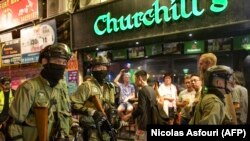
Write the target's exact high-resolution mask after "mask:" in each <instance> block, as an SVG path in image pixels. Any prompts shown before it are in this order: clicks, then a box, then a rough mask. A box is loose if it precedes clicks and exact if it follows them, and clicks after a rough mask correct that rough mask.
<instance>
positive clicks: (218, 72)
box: [204, 65, 233, 87]
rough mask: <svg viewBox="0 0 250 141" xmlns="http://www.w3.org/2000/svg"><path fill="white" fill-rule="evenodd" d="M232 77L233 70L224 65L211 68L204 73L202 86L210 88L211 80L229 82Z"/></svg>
mask: <svg viewBox="0 0 250 141" xmlns="http://www.w3.org/2000/svg"><path fill="white" fill-rule="evenodd" d="M232 75H233V70H232V69H231V68H230V67H228V66H224V65H217V66H213V67H211V68H209V69H208V70H207V71H206V72H205V76H204V85H205V86H208V87H209V86H212V81H213V78H215V77H219V78H222V79H224V80H225V81H230V80H232V78H233V76H232Z"/></svg>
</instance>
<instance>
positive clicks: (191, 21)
mask: <svg viewBox="0 0 250 141" xmlns="http://www.w3.org/2000/svg"><path fill="white" fill-rule="evenodd" d="M186 2H187V3H182V1H180V2H178V3H177V2H174V3H172V4H171V1H170V0H147V1H145V0H133V1H128V0H118V1H115V2H113V3H110V4H107V5H103V6H100V7H95V8H92V9H87V10H84V11H80V12H78V13H75V14H73V21H72V25H73V48H74V49H81V48H87V47H93V46H98V45H108V44H113V43H117V42H125V41H131V40H139V39H147V38H155V37H163V38H168V37H169V36H173V35H176V34H179V33H189V32H191V31H201V32H203V33H205V32H210V31H211V29H217V30H219V29H221V27H224V28H225V27H231V26H233V25H237V26H238V27H239V26H243V28H249V27H250V25H249V24H248V23H249V22H250V21H249V20H250V14H249V13H250V9H249V8H248V6H250V1H249V0H241V1H239V0H230V1H228V0H226V1H225V2H228V3H227V5H219V6H218V7H223V6H224V7H225V8H224V10H220V12H217V13H215V12H213V11H215V10H213V9H212V7H213V6H214V5H213V3H212V1H210V0H209V1H199V0H190V1H186ZM196 3H197V4H196ZM218 7H217V8H218ZM159 9H165V10H168V12H165V13H164V14H163V10H159ZM175 10H176V11H177V14H176V15H177V16H176V15H175V14H173V13H175V12H174V11H175ZM159 11H160V12H159ZM181 12H182V13H185V14H181ZM108 13H110V15H109V14H108ZM158 14H159V15H160V16H158ZM187 14H188V16H187ZM138 15H146V19H148V21H152V25H150V26H146V25H145V23H144V22H142V21H141V20H139V23H140V24H141V25H140V26H139V25H138V24H136V23H135V22H136V21H134V20H133V19H138V18H136V17H138ZM149 15H150V16H151V17H150V16H149ZM100 16H103V20H106V18H107V17H109V19H112V20H115V19H116V20H118V19H120V20H121V19H123V20H124V19H126V18H128V22H130V23H131V24H128V25H131V26H132V27H131V26H130V28H131V29H127V30H122V29H121V28H120V26H119V25H120V24H119V23H118V24H117V26H118V29H117V28H115V27H114V26H113V24H107V23H108V22H107V21H105V22H103V21H101V20H99V21H98V18H99V19H100ZM133 16H134V17H133ZM163 16H167V17H168V18H167V19H168V20H169V21H168V20H166V21H165V20H164V19H163ZM122 17H123V18H122ZM130 17H133V18H130ZM158 17H160V18H159V19H162V21H161V22H159V21H158V20H157V19H158ZM176 17H177V18H176ZM186 17H188V18H186ZM142 18H143V16H142ZM101 19H102V18H101ZM139 19H140V18H139ZM95 23H96V24H97V25H98V27H99V29H100V30H101V31H103V30H105V29H107V30H108V29H112V31H111V32H110V33H107V32H105V33H104V34H103V35H97V33H95V31H94V25H95ZM124 23H125V22H124ZM132 23H134V24H132ZM136 25H137V27H135V26H136ZM108 26H110V28H109V27H108ZM114 29H115V30H116V29H117V32H114ZM227 29H230V30H240V29H242V28H240V29H238V28H227ZM222 32H223V31H222ZM217 33H219V32H217Z"/></svg>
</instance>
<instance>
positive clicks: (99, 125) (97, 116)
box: [93, 111, 116, 141]
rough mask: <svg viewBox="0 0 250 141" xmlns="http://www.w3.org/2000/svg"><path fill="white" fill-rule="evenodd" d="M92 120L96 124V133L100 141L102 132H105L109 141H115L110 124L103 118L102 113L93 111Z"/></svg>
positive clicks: (113, 131)
mask: <svg viewBox="0 0 250 141" xmlns="http://www.w3.org/2000/svg"><path fill="white" fill-rule="evenodd" d="M93 119H94V121H95V123H96V129H97V131H98V135H99V137H100V139H101V140H102V132H103V131H106V132H107V133H108V134H109V136H110V138H111V139H110V140H111V141H116V135H115V134H116V133H115V130H114V128H113V127H112V125H111V124H110V122H109V121H108V119H107V117H106V116H104V115H103V114H102V113H100V112H98V111H95V113H94V115H93Z"/></svg>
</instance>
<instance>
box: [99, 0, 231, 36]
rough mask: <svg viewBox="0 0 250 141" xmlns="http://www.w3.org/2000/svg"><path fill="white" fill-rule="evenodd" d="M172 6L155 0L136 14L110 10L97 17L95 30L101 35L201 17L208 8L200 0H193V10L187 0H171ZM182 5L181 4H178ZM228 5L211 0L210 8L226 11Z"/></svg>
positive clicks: (215, 10) (223, 1)
mask: <svg viewBox="0 0 250 141" xmlns="http://www.w3.org/2000/svg"><path fill="white" fill-rule="evenodd" d="M170 1H171V6H170V7H167V6H160V3H159V0H155V2H154V3H153V4H152V8H151V9H148V10H147V11H145V12H136V13H135V14H134V15H131V14H128V15H127V16H126V17H125V16H121V17H120V18H118V19H117V18H113V17H111V13H110V12H108V13H106V14H104V15H100V16H99V17H97V19H96V20H95V23H94V32H95V33H96V34H97V35H99V36H101V35H104V34H110V33H112V32H118V31H126V30H131V29H137V28H140V27H141V26H143V25H144V26H152V25H153V24H161V23H162V22H165V23H168V22H170V21H178V20H180V19H188V18H191V17H200V16H202V15H203V14H204V12H205V11H206V9H204V8H203V9H202V8H199V4H198V1H199V0H191V1H192V8H191V11H187V6H186V5H187V3H186V1H187V0H170ZM178 5H180V6H178ZM227 6H228V0H211V5H210V8H209V10H210V11H211V12H213V13H220V12H223V11H225V9H226V8H227Z"/></svg>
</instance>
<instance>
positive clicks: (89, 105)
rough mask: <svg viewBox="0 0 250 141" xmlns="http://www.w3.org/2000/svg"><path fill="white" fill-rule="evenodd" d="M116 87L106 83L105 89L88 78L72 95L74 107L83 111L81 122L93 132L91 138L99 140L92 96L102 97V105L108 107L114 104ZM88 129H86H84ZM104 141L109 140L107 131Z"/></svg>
mask: <svg viewBox="0 0 250 141" xmlns="http://www.w3.org/2000/svg"><path fill="white" fill-rule="evenodd" d="M114 95H115V88H114V86H113V85H112V84H111V83H104V85H103V90H102V89H101V86H100V85H99V83H98V82H97V81H96V80H87V81H85V82H83V83H82V84H81V85H80V86H79V87H78V89H77V91H76V92H75V93H74V94H73V95H72V96H71V101H72V108H73V109H74V110H77V111H81V113H82V115H81V118H80V119H81V120H80V122H81V123H83V124H84V127H85V128H86V127H87V128H90V129H91V133H90V137H89V140H91V141H98V140H99V137H98V133H97V130H96V129H95V122H94V119H93V118H92V116H91V114H92V113H93V111H94V110H97V109H96V108H95V104H94V103H93V101H91V99H90V98H91V97H92V96H97V97H98V98H99V99H100V102H101V104H102V106H103V107H104V108H105V109H106V108H109V107H110V106H112V105H114V101H115V96H114ZM84 130H86V129H84ZM102 137H103V140H104V141H109V140H110V137H109V135H108V134H107V133H106V132H103V134H102Z"/></svg>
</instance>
